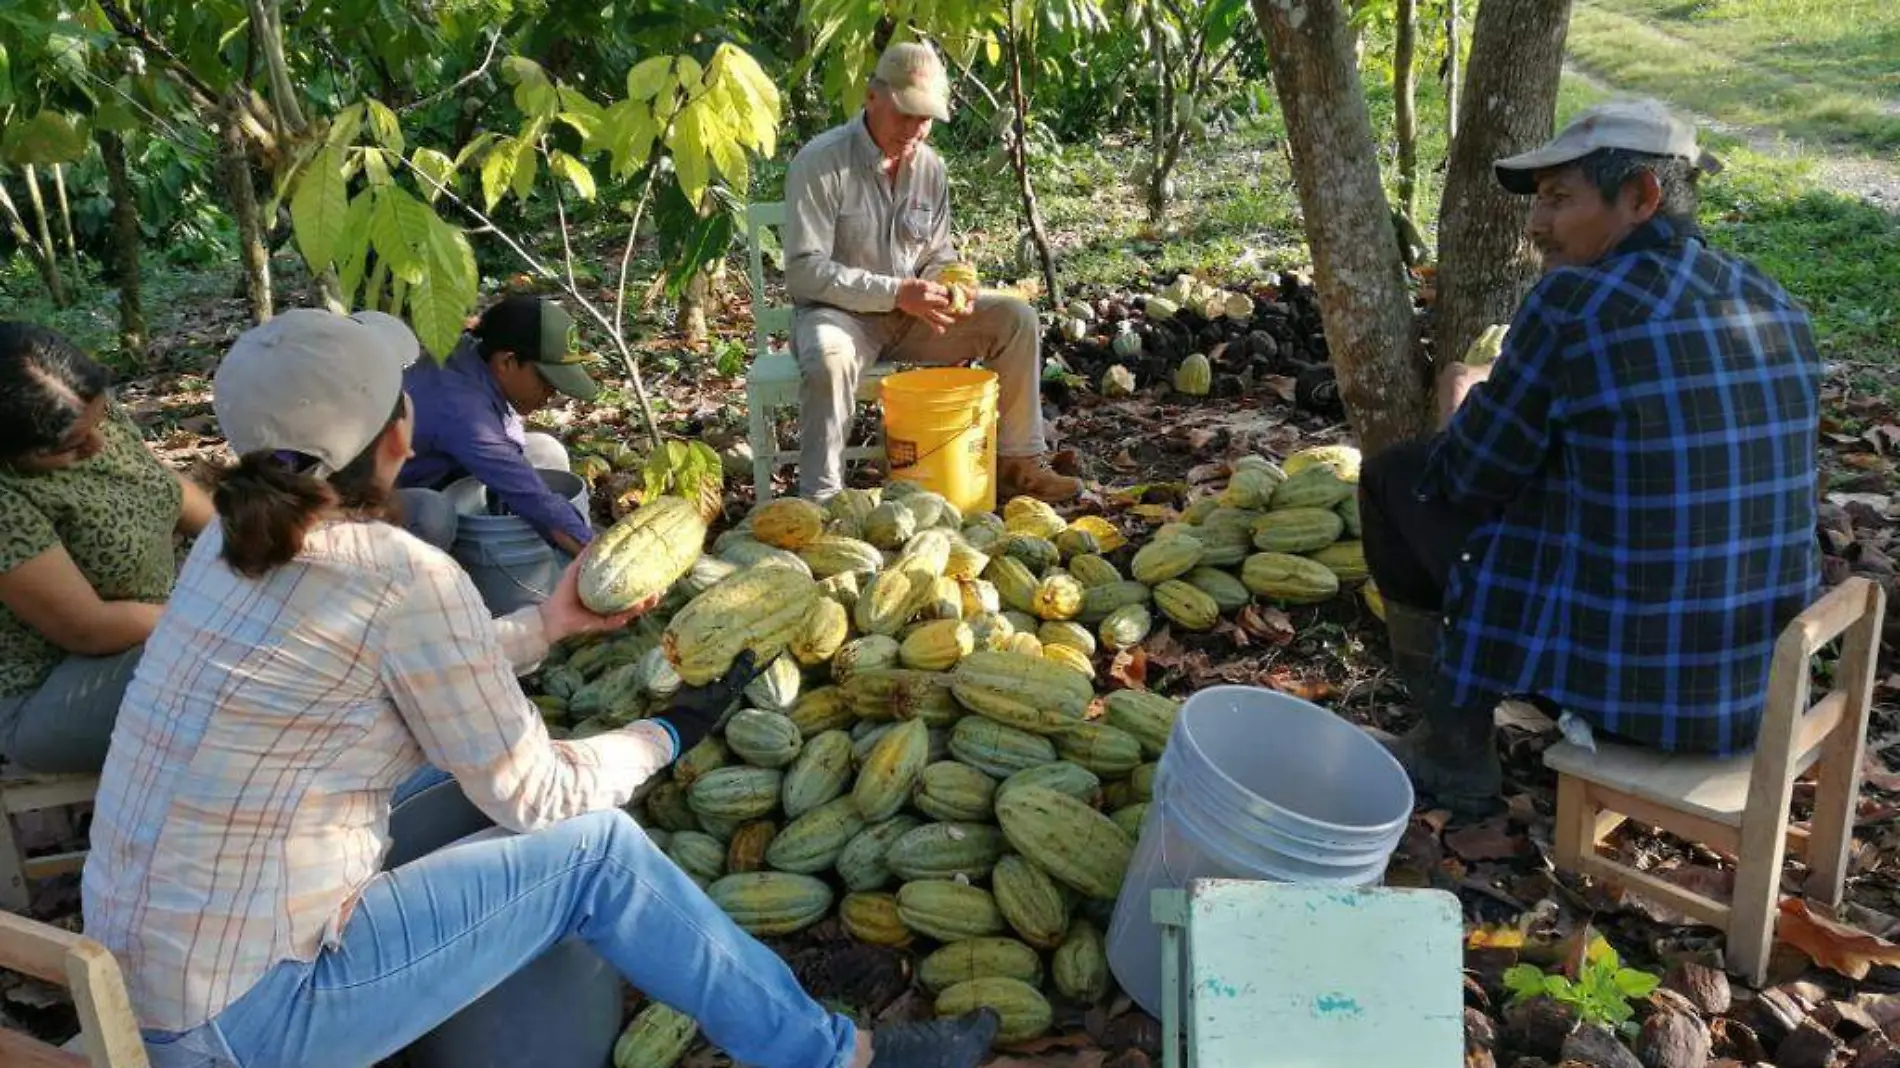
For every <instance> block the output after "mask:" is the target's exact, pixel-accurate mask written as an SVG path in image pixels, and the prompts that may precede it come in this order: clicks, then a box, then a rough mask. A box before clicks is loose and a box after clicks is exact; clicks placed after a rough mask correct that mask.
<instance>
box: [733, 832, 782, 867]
mask: <svg viewBox="0 0 1900 1068" xmlns="http://www.w3.org/2000/svg"><path fill="white" fill-rule="evenodd" d="M777 834H778V824H776V823H773V822H772V821H771V820H752V821H750V822H748V823H742V824H740V825H739V829H738V830H736V831H734V832H732V841H730V842H728V843H726V870H727V871H728V872H734V873H737V872H748V871H762V870H764V868H765V851H766V849H767V847H769V846H770V845H771V844H772V838H773V837H774V836H775V835H777Z"/></svg>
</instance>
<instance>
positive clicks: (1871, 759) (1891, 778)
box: [1860, 753, 1900, 792]
mask: <svg viewBox="0 0 1900 1068" xmlns="http://www.w3.org/2000/svg"><path fill="white" fill-rule="evenodd" d="M1860 776H1861V780H1862V781H1863V782H1865V783H1866V784H1867V785H1869V786H1871V787H1873V788H1874V789H1876V790H1891V791H1895V792H1900V774H1895V773H1893V772H1891V771H1888V770H1887V766H1886V765H1885V764H1882V763H1881V762H1880V758H1879V757H1878V756H1876V755H1875V754H1873V753H1868V754H1867V757H1866V759H1865V761H1863V762H1862V765H1861V769H1860Z"/></svg>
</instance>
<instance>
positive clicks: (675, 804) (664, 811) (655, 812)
mask: <svg viewBox="0 0 1900 1068" xmlns="http://www.w3.org/2000/svg"><path fill="white" fill-rule="evenodd" d="M1049 756H1050V759H1052V760H1053V759H1055V747H1054V746H1053V745H1052V746H1050V747H1049ZM644 804H645V807H646V813H647V819H648V821H650V822H651V823H652V824H653V825H654V826H656V827H658V828H660V829H661V830H663V831H669V832H672V833H674V834H677V833H679V832H680V831H697V830H699V816H698V814H696V813H695V812H694V811H693V807H692V804H691V803H690V802H689V801H688V800H687V798H686V788H685V787H684V786H681V785H680V784H679V783H676V782H663V783H661V784H659V785H658V786H655V787H654V788H653V790H652V792H650V793H648V794H647V797H646V801H645V802H644Z"/></svg>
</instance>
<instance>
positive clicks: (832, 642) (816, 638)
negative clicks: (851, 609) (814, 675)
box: [790, 597, 851, 667]
mask: <svg viewBox="0 0 1900 1068" xmlns="http://www.w3.org/2000/svg"><path fill="white" fill-rule="evenodd" d="M850 636H851V620H850V619H849V618H848V617H847V616H846V614H845V610H844V606H843V605H841V604H839V603H838V602H836V601H834V600H832V599H831V598H829V597H820V598H818V599H817V600H816V601H813V602H812V606H811V609H810V610H809V611H807V612H806V613H805V618H804V620H803V621H802V622H801V623H800V624H799V627H798V633H796V634H794V635H793V636H792V642H791V646H790V649H791V653H792V655H793V656H794V657H796V658H797V659H798V662H799V663H801V664H803V665H805V666H806V667H816V666H818V665H819V664H822V663H824V662H826V661H828V660H830V659H831V658H832V657H833V656H836V655H837V653H838V650H839V649H842V648H844V643H845V639H847V638H849V637H850Z"/></svg>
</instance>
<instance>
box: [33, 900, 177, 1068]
mask: <svg viewBox="0 0 1900 1068" xmlns="http://www.w3.org/2000/svg"><path fill="white" fill-rule="evenodd" d="M0 968H5V969H7V970H8V971H15V972H21V973H23V974H26V975H30V976H33V977H34V978H36V979H43V980H45V981H47V982H49V983H56V984H58V985H60V986H63V987H65V988H67V989H68V990H70V991H71V992H72V995H73V1005H74V1007H76V1008H77V1009H78V1010H79V1040H78V1042H79V1047H80V1048H81V1049H83V1050H84V1051H85V1053H84V1055H81V1054H79V1053H74V1052H70V1051H68V1050H64V1049H60V1048H58V1047H56V1046H49V1045H47V1044H46V1043H44V1042H40V1041H38V1040H37V1039H34V1038H33V1037H32V1036H30V1035H26V1034H23V1033H21V1032H19V1031H9V1030H7V1029H5V1028H0V1064H4V1065H7V1066H8V1068H87V1066H88V1065H90V1066H91V1068H146V1065H147V1064H148V1063H149V1062H148V1061H146V1059H145V1042H144V1040H143V1039H142V1038H141V1037H140V1036H139V1024H138V1018H137V1017H135V1016H133V1015H132V1003H131V1002H130V1001H128V1000H127V999H126V996H125V977H124V976H123V975H121V974H120V972H119V964H118V962H117V961H115V960H113V959H112V954H111V953H109V952H107V951H106V947H104V946H102V945H100V944H99V943H97V942H94V941H93V940H92V939H90V938H87V937H85V936H84V935H76V934H73V933H72V932H70V931H62V930H60V929H59V928H57V927H52V926H49V925H47V924H44V923H38V922H36V921H33V920H29V919H27V918H26V917H24V916H12V915H8V914H6V913H0ZM69 1045H71V1044H70V1043H69Z"/></svg>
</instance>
